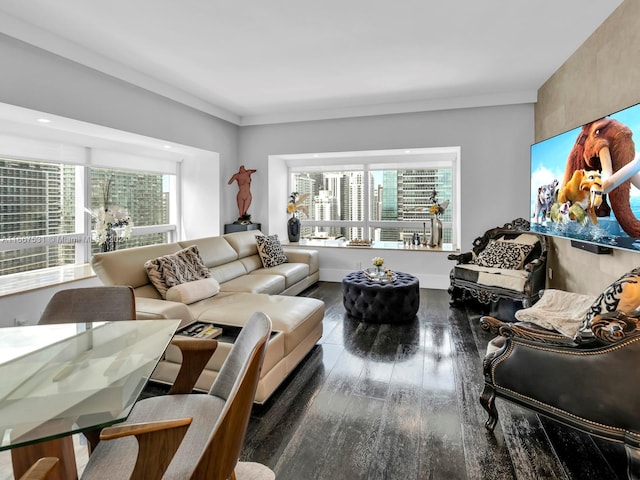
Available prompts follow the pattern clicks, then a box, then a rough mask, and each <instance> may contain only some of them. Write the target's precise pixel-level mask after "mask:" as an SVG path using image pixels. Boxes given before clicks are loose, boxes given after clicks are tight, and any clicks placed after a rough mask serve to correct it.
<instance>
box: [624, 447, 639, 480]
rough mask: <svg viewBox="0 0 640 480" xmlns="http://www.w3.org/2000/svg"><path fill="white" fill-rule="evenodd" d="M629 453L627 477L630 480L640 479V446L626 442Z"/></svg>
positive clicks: (625, 448) (626, 449)
mask: <svg viewBox="0 0 640 480" xmlns="http://www.w3.org/2000/svg"><path fill="white" fill-rule="evenodd" d="M624 450H625V452H626V453H627V477H628V478H629V479H630V480H635V479H640V448H638V447H636V446H634V445H629V444H628V443H625V444H624Z"/></svg>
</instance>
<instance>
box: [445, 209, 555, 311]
mask: <svg viewBox="0 0 640 480" xmlns="http://www.w3.org/2000/svg"><path fill="white" fill-rule="evenodd" d="M448 258H449V259H450V260H455V261H456V262H457V265H455V266H454V267H453V268H452V269H451V273H450V274H449V278H450V281H451V284H450V286H449V294H450V295H451V304H452V305H455V304H456V303H458V302H463V301H465V300H467V299H469V298H474V299H476V300H478V301H479V302H480V303H482V304H485V305H489V304H492V305H493V306H496V305H497V304H498V302H500V301H501V300H508V301H510V302H512V303H513V305H512V308H511V309H510V311H511V314H513V311H515V310H516V309H517V308H522V307H529V306H531V305H533V304H534V303H535V302H536V301H537V300H538V298H539V292H540V291H541V290H542V289H544V287H545V280H546V278H545V275H546V261H547V246H546V240H545V238H544V236H543V235H538V234H536V233H533V232H530V231H529V222H528V221H527V220H525V219H522V218H518V219H516V220H514V221H512V222H511V223H507V224H505V225H503V226H502V227H496V228H492V229H490V230H487V231H486V232H485V233H484V234H483V235H482V236H481V237H478V238H476V239H475V240H474V241H473V249H472V251H471V252H465V253H461V254H451V255H449V257H448Z"/></svg>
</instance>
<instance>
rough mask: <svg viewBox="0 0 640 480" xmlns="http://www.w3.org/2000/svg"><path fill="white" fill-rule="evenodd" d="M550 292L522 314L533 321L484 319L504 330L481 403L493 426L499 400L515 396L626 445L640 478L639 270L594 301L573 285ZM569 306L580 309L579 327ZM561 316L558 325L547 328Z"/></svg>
mask: <svg viewBox="0 0 640 480" xmlns="http://www.w3.org/2000/svg"><path fill="white" fill-rule="evenodd" d="M551 293H553V292H551ZM556 293H557V292H556ZM548 295H549V292H544V294H543V296H542V299H541V300H540V302H538V303H537V304H536V305H534V306H533V307H532V308H530V309H527V310H528V311H526V312H525V310H523V311H522V312H524V315H518V313H520V312H517V313H516V317H517V318H518V317H520V318H522V319H524V320H527V321H526V322H518V323H511V322H502V321H500V320H498V319H496V318H494V317H489V316H486V317H482V319H481V325H482V327H483V328H484V329H486V330H489V331H490V332H492V333H495V334H497V335H499V336H498V337H496V338H495V339H494V340H492V341H491V342H490V344H489V348H488V353H487V355H486V356H485V358H484V361H483V372H484V382H485V384H484V390H483V392H482V394H481V397H480V403H481V404H482V406H483V407H484V409H485V410H486V411H487V412H488V414H489V418H488V420H487V422H486V424H485V426H486V428H487V429H488V430H490V431H493V429H494V428H495V426H496V424H497V421H498V412H497V409H496V405H495V402H496V399H497V398H502V399H505V400H509V401H511V402H514V403H516V404H518V405H521V406H523V407H526V408H528V409H531V410H533V411H535V412H537V413H539V414H542V415H545V416H546V417H549V418H551V419H553V420H556V421H558V422H560V423H563V424H565V425H569V426H571V427H574V428H576V429H578V430H581V431H583V432H586V433H588V434H591V435H595V436H598V437H601V438H604V439H608V440H611V441H614V442H619V443H622V444H624V447H625V450H626V454H627V460H628V475H629V478H640V415H638V405H640V388H638V385H639V384H640V369H638V368H637V364H638V359H640V327H639V324H638V319H639V316H640V313H639V312H638V310H637V309H638V307H639V305H640V269H635V270H632V271H631V272H629V273H627V274H625V275H624V276H622V277H621V278H620V279H618V280H617V281H616V282H614V283H613V284H612V285H611V286H610V287H609V288H607V289H606V290H605V291H604V292H603V293H602V294H601V295H599V296H597V297H596V296H594V297H593V298H591V302H589V297H588V296H584V295H575V296H574V298H571V294H567V293H566V292H564V293H562V294H560V295H551V296H550V297H549V296H548ZM545 297H547V298H545ZM549 298H551V300H549ZM554 307H555V308H557V312H558V314H557V315H554V314H553V308H554ZM565 310H573V312H574V313H575V315H574V316H575V318H574V319H573V326H572V318H571V315H566V314H565ZM556 317H557V318H556ZM580 317H582V318H580ZM556 320H558V328H555V329H550V328H545V327H549V325H553V324H554V323H556ZM571 332H574V333H573V335H572V336H570V335H569V334H570V333H571Z"/></svg>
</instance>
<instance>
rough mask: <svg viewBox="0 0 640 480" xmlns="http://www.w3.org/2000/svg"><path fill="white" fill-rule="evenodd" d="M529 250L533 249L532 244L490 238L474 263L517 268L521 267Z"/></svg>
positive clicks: (482, 265)
mask: <svg viewBox="0 0 640 480" xmlns="http://www.w3.org/2000/svg"><path fill="white" fill-rule="evenodd" d="M531 250H533V245H525V244H522V243H511V242H499V241H495V240H490V241H489V244H488V245H487V246H486V247H485V249H484V250H483V251H482V252H480V254H479V255H478V257H477V258H476V260H475V263H476V265H480V266H481V267H495V268H507V269H511V270H518V269H520V268H522V265H523V264H524V259H525V258H527V255H528V254H529V252H530V251H531Z"/></svg>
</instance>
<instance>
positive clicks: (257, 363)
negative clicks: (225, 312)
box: [191, 312, 271, 480]
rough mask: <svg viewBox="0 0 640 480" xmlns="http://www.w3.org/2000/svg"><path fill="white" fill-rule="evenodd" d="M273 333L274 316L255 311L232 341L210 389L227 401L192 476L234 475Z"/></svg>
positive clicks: (214, 479)
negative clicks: (268, 342) (231, 345)
mask: <svg viewBox="0 0 640 480" xmlns="http://www.w3.org/2000/svg"><path fill="white" fill-rule="evenodd" d="M270 333H271V319H270V318H269V317H268V316H267V315H265V314H264V313H262V312H256V313H254V314H253V315H252V316H251V317H250V318H249V320H248V321H247V323H246V324H245V326H244V328H243V329H242V330H241V331H240V334H239V335H238V338H237V339H236V342H235V343H234V344H233V347H232V348H231V351H230V352H229V355H228V356H227V358H226V360H225V362H224V364H223V365H222V368H221V369H220V372H219V373H218V376H217V377H216V380H215V381H214V383H213V385H212V387H211V391H210V392H209V393H210V394H211V395H214V396H217V397H221V398H223V399H225V400H226V403H225V406H224V410H223V411H222V414H221V415H220V418H219V420H218V422H217V424H216V426H215V427H214V430H213V432H212V435H211V437H210V438H209V442H208V445H207V447H206V449H205V451H204V453H203V455H202V456H201V458H200V461H199V462H198V465H197V466H196V468H195V469H194V471H193V473H192V474H191V478H192V479H202V478H206V479H208V480H218V479H219V480H225V479H227V478H230V477H231V474H232V473H233V470H234V468H235V466H236V463H237V462H238V458H239V457H240V452H241V450H242V445H243V443H244V436H245V433H246V431H247V426H248V425H249V417H250V415H251V407H252V406H253V398H254V396H255V394H256V388H257V385H258V380H259V379H260V371H261V370H262V363H263V361H264V356H265V352H266V347H267V341H268V339H269V335H270Z"/></svg>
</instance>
